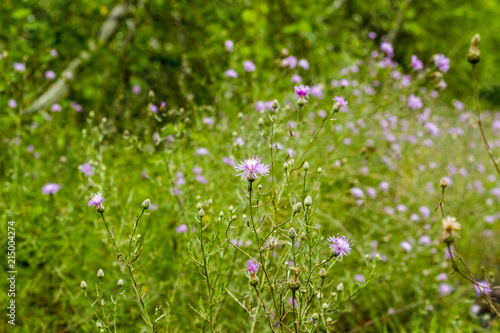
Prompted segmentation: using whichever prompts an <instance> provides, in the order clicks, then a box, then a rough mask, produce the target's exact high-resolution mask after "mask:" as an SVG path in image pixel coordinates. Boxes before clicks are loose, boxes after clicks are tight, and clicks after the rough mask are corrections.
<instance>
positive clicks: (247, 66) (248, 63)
mask: <svg viewBox="0 0 500 333" xmlns="http://www.w3.org/2000/svg"><path fill="white" fill-rule="evenodd" d="M243 67H244V68H245V71H247V72H255V68H256V67H255V64H254V63H253V62H252V61H250V60H246V61H243Z"/></svg>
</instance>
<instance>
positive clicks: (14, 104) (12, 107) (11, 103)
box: [9, 99, 17, 109]
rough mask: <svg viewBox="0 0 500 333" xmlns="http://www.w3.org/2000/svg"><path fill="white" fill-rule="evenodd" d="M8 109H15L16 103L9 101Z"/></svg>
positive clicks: (12, 100)
mask: <svg viewBox="0 0 500 333" xmlns="http://www.w3.org/2000/svg"><path fill="white" fill-rule="evenodd" d="M9 108H11V109H15V108H17V102H16V100H15V99H9Z"/></svg>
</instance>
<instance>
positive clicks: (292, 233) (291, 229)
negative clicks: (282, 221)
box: [288, 228, 297, 239]
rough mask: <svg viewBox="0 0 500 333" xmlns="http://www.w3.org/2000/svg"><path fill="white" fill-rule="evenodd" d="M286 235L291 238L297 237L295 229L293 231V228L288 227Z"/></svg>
mask: <svg viewBox="0 0 500 333" xmlns="http://www.w3.org/2000/svg"><path fill="white" fill-rule="evenodd" d="M288 236H290V238H291V239H295V237H297V231H295V229H294V228H290V229H288Z"/></svg>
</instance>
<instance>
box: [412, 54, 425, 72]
mask: <svg viewBox="0 0 500 333" xmlns="http://www.w3.org/2000/svg"><path fill="white" fill-rule="evenodd" d="M411 67H413V69H414V70H416V71H420V70H422V68H424V64H423V63H422V60H418V57H417V56H416V55H412V56H411Z"/></svg>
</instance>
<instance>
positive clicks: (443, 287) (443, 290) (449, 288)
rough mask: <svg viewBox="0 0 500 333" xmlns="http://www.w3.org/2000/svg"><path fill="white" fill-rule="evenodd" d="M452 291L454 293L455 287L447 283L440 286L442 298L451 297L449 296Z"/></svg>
mask: <svg viewBox="0 0 500 333" xmlns="http://www.w3.org/2000/svg"><path fill="white" fill-rule="evenodd" d="M452 291H453V287H452V286H450V285H449V284H447V283H441V284H440V285H439V294H441V296H446V295H449V294H451V292H452Z"/></svg>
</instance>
